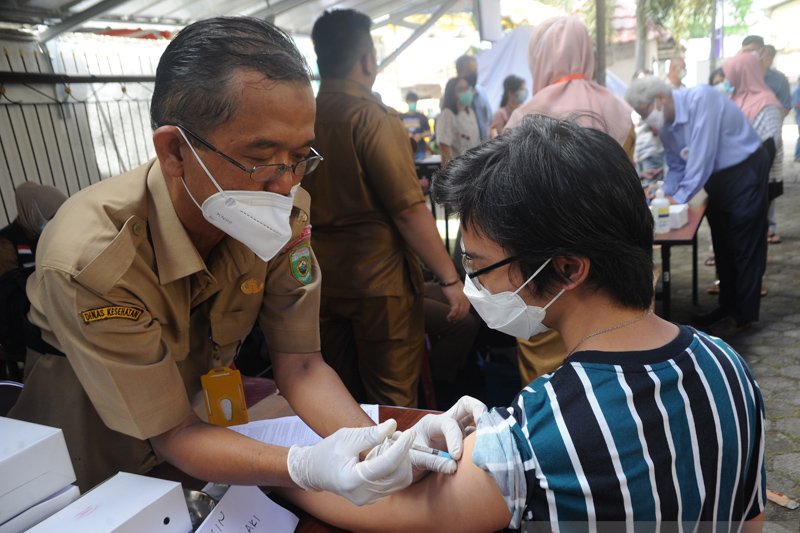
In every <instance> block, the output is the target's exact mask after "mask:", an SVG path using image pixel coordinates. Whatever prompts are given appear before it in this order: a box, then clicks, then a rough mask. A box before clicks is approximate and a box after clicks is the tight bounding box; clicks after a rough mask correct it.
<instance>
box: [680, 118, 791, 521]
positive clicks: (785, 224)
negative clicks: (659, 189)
mask: <svg viewBox="0 0 800 533" xmlns="http://www.w3.org/2000/svg"><path fill="white" fill-rule="evenodd" d="M783 135H784V142H785V157H784V161H785V163H784V183H785V185H784V195H783V196H782V197H780V198H779V199H778V200H777V204H776V209H777V216H778V233H779V234H780V235H781V237H782V240H783V242H782V243H781V244H771V245H770V246H769V252H768V258H767V274H766V278H765V282H766V285H767V287H768V288H769V294H768V295H767V296H766V297H765V298H763V299H762V302H761V320H760V322H759V323H758V325H757V326H756V327H754V328H753V329H752V330H750V331H748V332H746V333H743V334H741V335H740V336H738V337H735V338H734V339H732V340H731V342H730V343H731V345H732V346H733V347H734V348H735V349H736V350H737V351H738V352H739V353H740V354H742V356H744V358H745V359H746V360H747V362H748V363H749V364H750V367H751V368H752V370H753V374H754V375H755V377H756V380H757V381H758V384H759V385H760V386H761V390H762V393H763V394H764V400H765V404H766V411H767V426H766V427H767V450H766V451H767V486H768V487H769V488H771V489H773V490H776V491H779V492H782V493H784V494H787V495H789V496H791V497H792V498H794V499H795V500H800V305H798V304H800V276H798V274H799V273H800V163H795V162H793V159H794V143H795V142H796V140H797V126H796V125H795V123H794V120H793V117H791V118H789V119H788V120H787V122H786V126H784V129H783ZM710 243H711V236H710V232H709V229H708V224H706V223H705V222H703V225H702V226H701V228H700V233H699V254H698V255H699V263H700V266H699V267H698V268H699V269H700V270H699V287H700V299H699V304H700V306H699V308H697V307H695V306H693V305H692V303H691V295H692V293H691V248H690V247H688V246H686V247H675V248H673V253H672V265H673V283H672V289H673V293H672V295H673V300H672V301H673V317H672V318H673V320H674V321H676V322H684V323H686V322H688V320H689V317H691V315H692V314H694V313H696V312H698V311H700V310H701V311H708V310H711V309H713V308H714V307H715V304H716V296H711V295H709V294H707V293H706V290H705V288H706V287H707V286H708V285H709V284H710V283H711V282H712V281H713V277H714V269H713V268H712V267H706V266H703V264H702V262H703V260H704V259H705V258H706V257H708V255H709V246H710ZM767 521H768V525H767V528H766V530H767V531H776V532H777V531H780V532H783V531H793V532H798V531H800V509H796V510H794V511H790V510H787V509H785V508H783V507H780V506H778V505H776V504H774V503H769V504H768V505H767Z"/></svg>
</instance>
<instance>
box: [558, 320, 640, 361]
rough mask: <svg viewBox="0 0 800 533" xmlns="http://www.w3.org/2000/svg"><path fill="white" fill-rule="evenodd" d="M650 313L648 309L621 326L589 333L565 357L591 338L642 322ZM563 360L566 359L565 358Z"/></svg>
mask: <svg viewBox="0 0 800 533" xmlns="http://www.w3.org/2000/svg"><path fill="white" fill-rule="evenodd" d="M652 312H653V311H652V310H650V309H648V310H647V311H645V312H644V313H642V314H641V315H638V316H636V317H634V318H631V319H630V320H626V321H625V322H622V323H621V324H617V325H616V326H611V327H610V328H606V329H601V330H599V331H595V332H594V333H589V334H588V335H586V336H585V337H584V338H582V339H581V340H579V341H578V342H577V344H575V346H573V347H572V349H571V350H570V351H569V353H568V354H567V357H569V356H570V355H572V354H574V353H575V350H577V349H578V347H579V346H580V345H581V344H583V343H584V342H586V341H588V340H589V339H591V338H592V337H597V336H598V335H602V334H603V333H608V332H609V331H614V330H616V329H622V328H624V327H625V326H630V325H631V324H635V323H636V322H639V321H640V320H643V319H644V318H645V317H646V316H647V315H649V314H650V313H652ZM565 359H566V358H565Z"/></svg>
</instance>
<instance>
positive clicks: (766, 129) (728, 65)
mask: <svg viewBox="0 0 800 533" xmlns="http://www.w3.org/2000/svg"><path fill="white" fill-rule="evenodd" d="M722 70H723V71H724V72H725V79H727V80H728V82H730V84H731V85H732V86H733V89H734V91H733V97H732V98H731V99H732V100H733V101H734V103H735V104H736V105H738V106H739V108H740V109H741V110H742V113H744V115H745V116H746V117H747V120H749V121H750V124H751V125H752V126H753V129H754V130H756V133H758V134H759V135H760V136H761V140H762V141H766V140H767V139H769V138H772V140H773V141H774V142H775V159H774V160H773V162H772V167H771V168H770V171H769V179H770V180H779V179H781V177H782V176H783V137H782V136H781V127H782V125H783V117H784V114H783V106H782V105H781V103H780V101H779V100H778V99H777V98H776V97H775V94H774V93H773V92H772V90H771V89H770V88H769V87H768V86H767V84H766V83H765V82H764V71H763V70H762V67H761V62H760V61H759V60H758V57H757V56H756V55H755V54H754V53H752V52H741V53H739V54H737V55H735V56H733V57H732V58H730V59H728V60H727V61H725V63H723V65H722ZM768 216H769V235H768V237H767V238H768V239H769V242H771V243H773V244H777V243H779V242H781V238H780V236H779V235H778V234H777V233H775V229H776V225H775V204H774V201H772V202H770V203H769V215H768Z"/></svg>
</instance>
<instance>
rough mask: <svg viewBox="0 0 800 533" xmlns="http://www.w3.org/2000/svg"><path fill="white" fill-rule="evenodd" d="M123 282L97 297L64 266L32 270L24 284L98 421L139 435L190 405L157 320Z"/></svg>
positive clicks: (177, 417) (168, 422)
mask: <svg viewBox="0 0 800 533" xmlns="http://www.w3.org/2000/svg"><path fill="white" fill-rule="evenodd" d="M122 280H123V282H122V283H118V284H117V285H116V286H114V287H113V288H112V289H111V290H110V291H108V292H107V293H105V294H103V295H99V294H97V293H95V292H93V291H91V290H89V289H88V288H86V287H84V286H83V285H81V284H80V283H78V282H77V281H76V280H75V279H74V277H73V276H72V275H71V274H69V273H67V272H64V271H61V270H58V269H55V268H38V269H37V271H36V273H35V274H34V276H33V277H32V280H31V283H34V284H36V285H37V286H36V287H34V292H35V293H36V294H37V297H38V298H39V299H41V300H42V301H44V302H46V309H47V317H46V320H47V323H48V326H49V329H50V331H52V332H53V335H54V336H55V337H56V339H57V341H58V346H59V347H60V348H61V351H62V352H64V353H65V354H66V356H67V359H68V360H69V363H70V365H71V367H72V369H73V370H74V372H75V375H76V376H77V377H78V380H79V381H80V382H81V385H82V386H83V389H84V390H85V391H86V394H87V396H88V397H89V399H90V400H91V402H92V404H93V405H94V407H95V409H96V410H97V412H98V414H99V415H100V417H101V418H102V420H103V422H104V423H105V424H106V425H107V426H108V427H109V428H111V429H113V430H115V431H119V432H120V433H124V434H126V435H130V436H132V437H135V438H138V439H143V440H144V439H148V438H150V437H154V436H156V435H159V434H161V433H164V432H165V431H167V430H170V429H172V428H174V427H176V426H177V425H178V424H180V423H181V422H182V421H183V420H184V418H185V417H186V416H187V415H188V413H189V411H190V405H189V400H188V397H187V393H186V388H185V386H184V383H183V379H182V378H181V375H180V372H179V370H178V367H177V365H176V362H175V359H174V357H173V354H172V353H171V352H170V348H169V346H168V344H167V343H165V342H163V341H162V328H161V325H160V323H159V322H158V321H157V320H155V319H154V318H153V316H152V315H151V314H150V313H149V312H148V309H147V308H146V306H145V305H144V303H143V302H142V300H141V299H139V298H138V297H137V296H136V295H135V294H134V293H133V292H132V291H131V290H128V289H126V288H124V287H126V284H125V282H124V280H125V278H124V277H123V278H122ZM135 285H136V284H135V283H134V284H131V287H134V286H135ZM30 292H31V286H30V284H29V293H30Z"/></svg>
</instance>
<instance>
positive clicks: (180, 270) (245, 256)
mask: <svg viewBox="0 0 800 533" xmlns="http://www.w3.org/2000/svg"><path fill="white" fill-rule="evenodd" d="M147 190H148V193H149V194H148V197H149V199H148V203H149V212H150V214H149V219H150V224H149V227H150V235H151V239H152V241H153V250H154V253H155V257H156V264H157V265H158V279H159V281H160V282H161V284H162V285H166V284H167V283H171V282H173V281H175V280H177V279H180V278H184V277H187V276H191V275H192V274H195V273H197V272H206V273H209V274H211V273H212V272H213V274H214V277H215V278H217V280H219V281H222V280H223V279H225V278H235V277H237V276H239V275H240V274H242V273H244V272H247V271H248V270H250V269H252V267H253V265H254V264H255V259H256V256H255V254H254V253H253V252H252V251H251V250H250V249H249V248H247V247H246V246H245V245H244V244H242V243H240V242H239V241H237V240H235V239H233V238H231V237H228V236H227V235H226V236H225V237H224V238H223V239H222V241H221V242H220V243H219V244H218V245H217V246H216V247H215V249H214V251H213V252H212V254H211V256H210V258H211V267H212V268H211V271H212V272H209V269H208V268H207V267H206V264H205V262H204V261H203V258H202V257H200V254H199V253H198V252H197V248H195V246H194V243H193V242H192V240H191V239H190V238H189V234H188V233H187V232H186V228H184V227H183V224H182V223H181V221H180V219H179V218H178V214H177V213H176V212H175V206H174V205H173V204H172V199H171V198H170V196H169V190H168V189H167V183H166V181H165V179H164V174H163V173H162V171H161V165H160V164H159V163H158V161H156V162H155V163H154V164H153V166H152V167H151V169H150V172H149V173H148V176H147ZM229 266H230V267H232V269H231V268H229Z"/></svg>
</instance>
